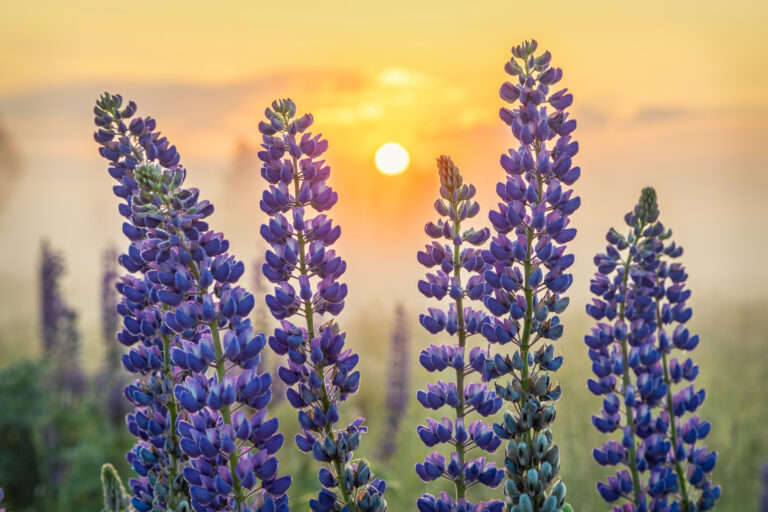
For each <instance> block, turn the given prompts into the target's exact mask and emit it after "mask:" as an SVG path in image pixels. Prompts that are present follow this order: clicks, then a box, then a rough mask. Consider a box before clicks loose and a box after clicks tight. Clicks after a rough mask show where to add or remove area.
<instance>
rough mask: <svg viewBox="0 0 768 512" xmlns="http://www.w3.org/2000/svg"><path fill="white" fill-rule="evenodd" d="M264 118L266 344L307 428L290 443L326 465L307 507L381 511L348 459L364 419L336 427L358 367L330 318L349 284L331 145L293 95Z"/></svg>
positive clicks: (374, 488)
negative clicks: (339, 245)
mask: <svg viewBox="0 0 768 512" xmlns="http://www.w3.org/2000/svg"><path fill="white" fill-rule="evenodd" d="M266 116H267V120H266V121H262V122H261V123H259V131H260V132H261V133H262V135H263V142H262V148H263V149H262V151H260V152H259V158H260V159H261V161H262V162H263V165H262V168H261V175H262V176H263V177H264V179H265V180H266V181H267V183H268V188H267V189H266V190H265V191H264V194H263V197H262V200H261V204H260V206H261V209H262V210H263V211H264V212H265V213H266V214H267V215H269V216H270V219H269V221H268V222H267V223H266V224H264V225H262V226H261V235H262V237H263V238H264V240H266V242H267V243H268V244H269V245H270V246H271V250H269V251H267V253H266V263H265V264H264V266H263V272H264V275H265V276H266V278H267V279H268V280H269V281H270V282H272V283H274V284H275V290H274V293H273V294H270V295H267V296H266V303H267V306H269V309H270V311H271V312H272V315H273V316H274V317H275V318H276V319H277V320H280V321H281V325H280V327H279V328H278V329H275V334H274V336H272V337H270V339H269V345H270V347H272V349H273V350H274V351H275V352H276V353H277V354H279V355H287V365H286V366H282V367H281V368H280V370H279V375H280V378H281V379H282V380H283V382H285V384H286V385H288V386H290V388H289V389H288V390H287V394H286V397H287V399H288V401H289V402H290V403H291V405H292V406H293V407H295V408H296V409H298V410H299V415H298V416H299V425H300V426H301V428H302V430H303V432H302V433H301V434H299V435H298V436H296V443H297V445H298V447H299V449H300V450H301V451H303V452H304V453H310V452H311V453H312V455H313V457H314V458H315V459H316V460H318V461H319V462H322V463H324V464H326V465H327V466H324V467H322V468H321V469H320V472H319V477H320V482H321V483H322V485H323V490H321V491H320V493H319V494H318V496H317V498H315V499H312V500H310V502H309V506H310V508H311V509H312V510H314V511H315V512H330V511H334V512H335V511H340V510H343V511H348V512H368V511H370V512H381V511H384V510H385V509H386V501H385V500H384V498H383V496H382V495H383V493H384V490H385V487H386V484H385V483H384V481H382V480H379V479H378V478H374V477H373V473H372V472H371V468H370V465H369V464H368V462H367V461H365V460H364V459H359V460H352V456H353V453H352V452H353V451H354V450H356V449H357V448H358V447H359V445H360V437H361V435H362V434H363V433H365V432H366V431H367V429H366V427H365V426H363V421H364V420H363V418H357V419H356V420H354V421H353V422H352V423H351V424H349V425H348V426H346V427H345V428H342V429H337V428H336V427H335V424H336V423H337V422H338V421H339V407H340V406H341V404H342V403H343V402H344V401H345V400H347V398H348V397H349V396H350V395H351V394H353V393H355V392H356V391H357V389H358V386H359V384H360V372H359V371H356V370H355V367H356V366H357V363H358V360H359V356H358V355H357V354H354V353H352V351H351V350H349V349H346V350H345V349H344V339H345V334H344V333H342V332H340V329H339V325H338V324H337V323H336V321H335V320H334V317H335V316H336V315H338V314H339V313H340V312H341V311H342V309H343V308H344V299H345V297H346V295H347V285H346V284H343V283H341V282H339V278H340V277H341V276H342V274H343V273H344V271H345V270H346V263H345V262H344V260H342V259H341V258H340V257H339V256H337V255H336V251H335V250H334V249H332V248H331V246H332V244H333V243H334V242H335V241H336V240H337V239H338V238H339V235H340V234H341V229H340V228H339V226H334V225H333V222H332V221H331V219H330V218H329V217H328V215H327V214H325V213H323V212H326V211H328V210H329V209H330V208H331V207H332V206H333V205H334V204H335V203H336V201H337V195H336V192H334V191H333V189H332V188H330V187H329V186H328V185H327V184H326V180H327V179H328V177H329V175H330V168H329V167H328V166H327V165H325V161H324V160H321V159H320V158H319V157H320V156H321V155H322V154H323V153H324V152H325V151H326V149H327V148H328V142H327V141H326V140H323V139H322V138H321V136H320V135H312V134H311V133H309V132H308V131H307V130H308V129H309V127H310V126H311V125H312V122H313V118H312V115H311V114H305V115H303V116H301V117H296V105H295V104H294V103H293V101H291V100H289V99H288V100H280V101H275V102H273V103H272V107H271V108H267V110H266ZM297 317H298V318H297ZM294 318H297V320H299V321H300V325H296V324H294V323H292V322H293V321H296V320H292V319H294Z"/></svg>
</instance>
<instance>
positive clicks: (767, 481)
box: [0, 464, 768, 512]
mask: <svg viewBox="0 0 768 512" xmlns="http://www.w3.org/2000/svg"><path fill="white" fill-rule="evenodd" d="M0 512H2V511H0ZM760 512H768V464H765V465H763V495H762V497H761V498H760Z"/></svg>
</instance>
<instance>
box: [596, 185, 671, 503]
mask: <svg viewBox="0 0 768 512" xmlns="http://www.w3.org/2000/svg"><path fill="white" fill-rule="evenodd" d="M657 218H658V210H657V209H656V204H655V198H653V200H651V197H650V195H649V194H647V193H646V192H645V191H644V193H643V196H642V197H641V199H640V202H639V203H638V204H637V205H636V206H635V209H634V210H633V211H632V212H630V213H628V214H627V215H626V216H625V221H626V223H627V225H628V226H629V228H630V230H629V234H628V235H627V236H626V237H625V236H624V235H622V234H620V233H619V232H618V231H616V230H615V229H611V230H610V231H609V232H608V235H607V237H606V238H607V240H608V243H609V245H608V247H607V249H606V252H605V253H604V254H598V255H597V256H595V264H596V265H597V273H596V274H595V278H594V279H593V280H592V281H591V284H590V290H591V291H592V293H594V294H595V295H596V296H598V297H599V298H595V299H593V300H592V304H590V305H588V306H587V313H588V314H589V315H590V316H591V317H593V318H594V319H595V320H598V324H597V326H596V327H594V328H592V332H591V334H589V335H587V336H585V338H584V340H585V342H586V344H587V346H588V347H589V357H590V359H591V360H592V371H593V372H594V373H595V376H596V377H597V378H596V379H589V380H588V382H587V384H588V388H589V390H590V391H592V393H594V394H596V395H598V396H603V397H604V400H603V408H602V409H601V411H600V414H599V415H595V416H593V417H592V423H593V424H594V425H595V427H596V428H597V429H598V430H599V431H600V432H603V433H612V432H615V431H617V430H620V431H621V433H622V438H621V442H617V441H614V440H611V441H608V442H606V443H604V444H603V446H602V447H601V448H600V449H596V450H594V452H593V455H594V457H595V460H596V461H597V462H598V463H599V464H601V465H606V466H615V465H618V464H621V465H624V466H626V467H627V469H622V470H620V471H618V472H617V473H616V475H615V476H612V477H609V478H608V480H607V482H605V483H603V482H601V483H599V484H598V485H597V489H598V492H599V493H600V495H601V496H602V497H603V499H605V500H606V501H607V502H608V503H614V502H616V501H617V500H619V499H620V498H623V499H626V500H627V504H626V507H625V508H628V509H629V510H636V509H638V508H640V509H641V510H646V509H647V507H648V504H647V498H648V494H649V489H648V485H647V484H648V482H643V481H642V479H641V474H642V473H646V472H650V473H651V474H653V475H657V474H658V475H660V476H664V477H667V476H668V475H666V474H665V473H662V471H661V469H662V468H663V461H664V456H665V454H666V453H667V452H668V451H669V449H670V445H669V442H668V441H667V440H666V438H665V436H664V429H665V428H666V427H664V425H662V424H660V423H659V422H657V421H655V419H654V418H653V415H652V412H653V408H655V407H657V406H659V404H660V403H661V400H662V399H663V398H664V396H665V395H666V392H667V386H666V384H665V383H664V380H663V377H662V375H661V372H660V371H659V369H658V365H657V364H656V363H658V361H659V359H660V358H661V353H660V352H659V351H658V350H657V349H656V347H655V346H654V345H655V344H654V336H653V335H654V332H655V331H656V306H655V302H654V287H655V285H656V282H655V281H656V280H655V276H654V269H655V268H656V267H658V265H659V259H658V256H659V254H660V253H661V251H662V250H663V244H662V242H661V241H660V240H659V237H658V235H660V234H661V233H663V227H662V226H661V224H660V223H658V222H656V220H657ZM603 319H605V321H602V322H601V320H603ZM630 369H631V370H632V371H630ZM622 414H623V416H624V417H622ZM656 478H657V479H658V478H659V477H656ZM671 483H672V484H674V485H676V484H677V480H676V478H675V477H674V475H673V478H672V481H671ZM659 497H661V498H662V499H663V498H665V497H666V493H663V494H661V495H660V496H659ZM616 509H617V510H618V509H619V507H616ZM621 510H624V508H622V509H621Z"/></svg>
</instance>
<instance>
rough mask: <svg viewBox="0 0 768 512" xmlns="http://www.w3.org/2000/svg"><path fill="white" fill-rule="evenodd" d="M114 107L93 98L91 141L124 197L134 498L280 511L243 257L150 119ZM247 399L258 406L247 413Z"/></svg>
mask: <svg viewBox="0 0 768 512" xmlns="http://www.w3.org/2000/svg"><path fill="white" fill-rule="evenodd" d="M121 106H122V98H121V97H120V96H113V95H110V94H104V95H103V96H102V97H101V98H100V99H99V101H98V102H97V106H96V109H95V114H96V124H97V126H99V129H98V130H97V132H96V133H95V139H96V141H97V142H98V143H99V144H100V145H101V146H102V147H101V148H100V153H101V154H102V156H104V157H105V158H106V159H107V160H108V161H109V162H110V168H109V172H110V174H111V175H112V176H113V177H114V178H115V179H116V180H117V181H118V185H117V186H116V187H114V191H115V194H116V195H117V196H118V197H121V198H123V199H124V203H123V204H121V205H120V213H122V214H123V216H125V217H126V218H127V222H125V223H124V224H123V233H124V234H125V235H126V236H127V237H128V239H129V240H130V246H129V248H128V252H127V253H126V254H123V255H122V256H121V257H120V263H121V264H122V266H123V267H124V268H125V269H126V270H127V271H128V272H130V273H132V274H134V275H130V274H129V275H127V276H125V277H124V278H123V279H122V280H121V282H120V283H119V284H118V291H119V292H120V293H121V294H122V295H123V300H122V302H121V303H120V305H119V307H118V310H119V312H120V314H121V315H122V316H123V326H124V328H123V330H122V331H121V332H120V333H119V334H118V341H120V342H121V343H123V344H124V345H126V346H129V347H131V349H130V351H129V352H128V354H126V355H124V356H123V365H124V366H125V368H126V369H127V370H128V371H129V372H131V373H134V374H136V375H137V376H138V377H139V378H138V380H137V381H136V382H135V383H134V384H132V385H130V386H128V387H127V388H126V392H125V393H126V396H127V397H128V398H129V399H130V400H131V402H132V403H133V404H134V405H135V406H136V408H137V409H136V412H135V413H134V414H132V415H129V417H128V426H129V429H130V430H131V432H132V433H133V434H134V435H135V436H137V437H138V438H139V439H140V440H139V442H138V443H137V444H136V446H135V447H134V449H133V450H132V451H131V452H129V454H128V456H127V458H128V460H129V462H130V463H131V464H132V466H133V468H134V470H135V471H136V472H137V473H138V474H139V477H140V478H139V479H133V480H131V482H130V484H131V485H130V486H131V489H132V491H133V498H132V505H133V507H134V508H136V509H137V510H138V511H140V512H143V511H148V510H176V511H181V510H189V506H190V504H191V507H192V508H194V510H196V511H215V510H224V509H233V510H237V511H238V512H256V511H262V512H266V511H269V512H273V511H275V510H279V511H287V507H288V505H287V497H286V496H285V495H284V493H285V491H286V490H287V488H288V486H289V485H290V477H278V476H277V471H278V462H277V458H276V457H275V456H274V454H275V453H276V452H277V450H278V449H279V448H280V446H281V445H282V444H283V436H282V434H279V433H277V428H278V423H277V420H276V419H267V418H266V409H265V408H266V405H267V403H268V402H269V400H270V384H271V378H270V376H269V375H259V374H258V373H257V371H256V367H257V365H258V363H259V354H260V352H261V349H262V348H263V347H264V345H265V338H264V336H263V335H262V334H259V335H256V336H254V334H253V330H252V328H251V325H250V320H248V319H247V316H248V314H249V313H250V311H251V309H252V308H253V306H254V298H253V296H252V295H251V294H249V293H248V292H246V291H245V290H244V289H243V288H241V287H239V286H236V283H237V281H238V279H239V278H240V276H241V275H242V274H243V271H244V270H245V267H244V265H243V263H242V262H240V261H237V260H235V258H234V257H233V256H231V255H229V254H227V249H228V248H229V243H228V241H227V240H226V239H225V238H224V237H223V235H222V234H221V233H216V232H214V231H211V230H210V229H209V227H208V223H207V222H206V221H205V219H206V218H207V217H208V216H210V215H211V213H213V205H212V204H210V203H209V202H208V201H204V200H200V199H199V191H198V190H197V189H185V188H182V185H183V183H184V179H185V177H186V171H185V170H184V168H183V167H181V166H180V165H179V155H178V153H177V152H176V149H175V147H174V146H171V145H170V144H169V143H168V141H167V139H165V137H162V136H161V135H160V133H159V132H157V131H155V121H154V120H153V119H151V118H148V117H147V118H140V117H137V118H133V119H131V118H132V117H133V114H134V113H135V111H136V105H135V104H134V103H133V102H131V103H129V104H128V106H126V107H125V108H122V109H121ZM244 406H248V407H250V408H251V409H254V410H255V411H256V412H255V413H254V414H253V415H252V416H251V417H250V418H249V417H246V416H245V414H244V412H243V411H241V410H239V409H241V408H243V407H244ZM187 489H188V490H187ZM188 500H189V501H190V503H189V504H188Z"/></svg>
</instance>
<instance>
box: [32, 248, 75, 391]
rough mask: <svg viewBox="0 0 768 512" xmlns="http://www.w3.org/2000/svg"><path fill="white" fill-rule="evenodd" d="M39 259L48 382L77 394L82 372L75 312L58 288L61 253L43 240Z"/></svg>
mask: <svg viewBox="0 0 768 512" xmlns="http://www.w3.org/2000/svg"><path fill="white" fill-rule="evenodd" d="M40 260H41V261H40V320H41V321H40V324H41V325H40V327H41V333H42V339H43V353H44V354H45V356H46V357H47V358H48V360H49V361H51V362H52V363H53V380H54V382H52V383H51V386H52V389H54V390H56V392H58V393H61V392H65V393H68V394H70V396H72V395H78V394H80V393H82V392H83V391H84V389H85V375H84V374H83V371H82V369H81V368H80V363H79V356H80V353H79V349H80V334H79V333H78V331H77V326H76V320H77V313H75V311H74V310H73V309H72V308H71V307H70V306H69V304H68V303H67V301H66V299H65V298H64V295H63V293H62V291H61V282H60V281H61V277H62V276H63V275H64V255H63V254H62V253H60V252H58V251H56V250H54V249H52V248H51V246H50V244H49V243H48V242H43V244H42V248H41V258H40Z"/></svg>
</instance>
